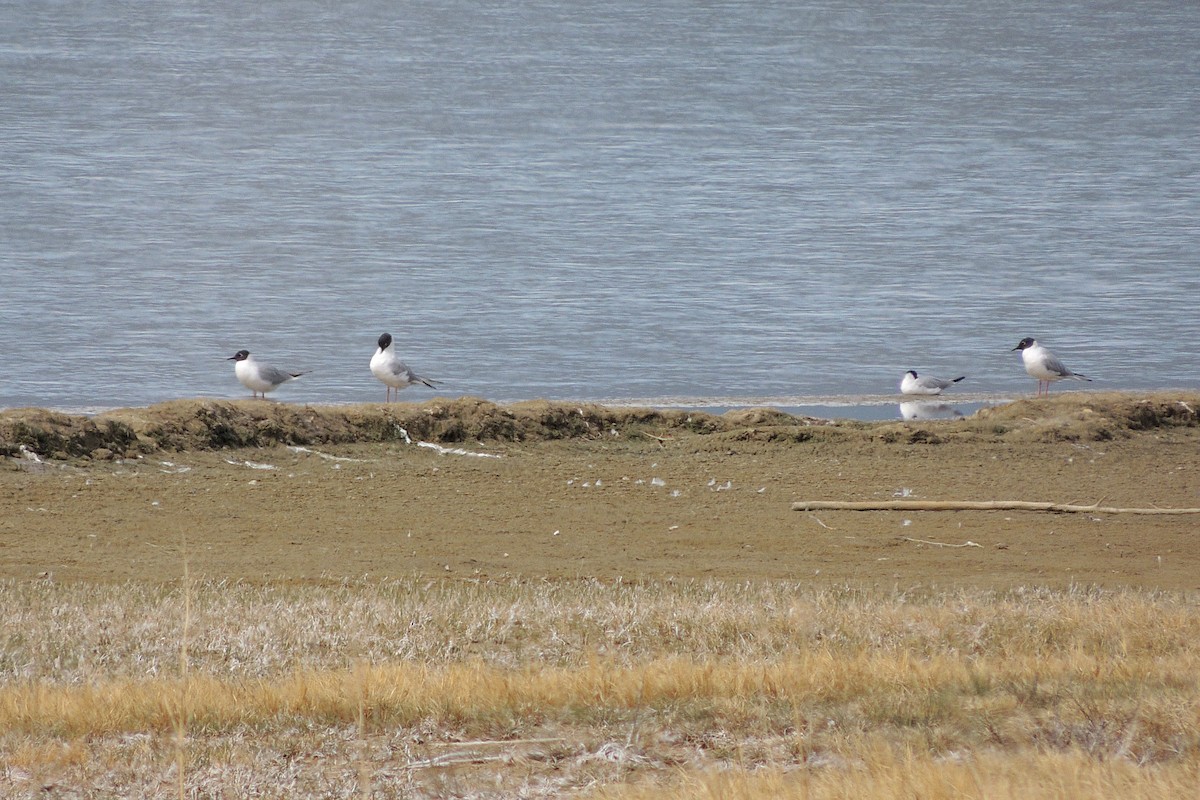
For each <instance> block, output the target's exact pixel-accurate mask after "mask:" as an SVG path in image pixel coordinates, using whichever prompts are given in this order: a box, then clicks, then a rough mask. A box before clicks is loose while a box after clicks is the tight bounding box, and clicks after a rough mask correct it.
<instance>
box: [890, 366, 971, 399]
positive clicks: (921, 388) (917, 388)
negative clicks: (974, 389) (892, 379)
mask: <svg viewBox="0 0 1200 800" xmlns="http://www.w3.org/2000/svg"><path fill="white" fill-rule="evenodd" d="M965 377H967V376H966V375H959V376H958V377H957V378H950V379H949V380H947V379H945V378H935V377H933V376H932V375H925V376H924V377H922V376H920V375H917V371H916V370H915V369H910V370H909V371H908V372H906V373H904V380H902V381H900V393H901V394H941V393H942V389H945V388H946V387H947V386H949V385H951V384H953V383H958V382H959V381H961V380H962V379H963V378H965Z"/></svg>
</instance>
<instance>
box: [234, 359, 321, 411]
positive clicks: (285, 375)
mask: <svg viewBox="0 0 1200 800" xmlns="http://www.w3.org/2000/svg"><path fill="white" fill-rule="evenodd" d="M225 360H226V361H233V362H235V363H234V365H233V374H234V375H236V376H237V379H238V380H239V381H241V383H242V386H245V387H246V388H247V389H249V390H250V392H251V395H252V396H254V397H258V396H259V395H260V394H261V395H262V397H263V399H264V400H265V399H266V398H267V392H273V391H275V390H276V389H278V388H279V387H280V386H282V385H283V384H285V383H287V382H288V381H293V380H295V379H296V378H299V377H300V376H301V375H307V374H308V373H307V372H286V371H284V370H282V369H276V368H275V367H272V366H270V365H269V364H264V363H262V362H261V361H258V360H256V359H255V358H254V356H252V355H250V351H249V350H238V351H237V352H236V353H234V354H233V355H231V356H230V357H229V358H227V359H225Z"/></svg>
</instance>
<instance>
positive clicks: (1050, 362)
mask: <svg viewBox="0 0 1200 800" xmlns="http://www.w3.org/2000/svg"><path fill="white" fill-rule="evenodd" d="M1042 366H1044V367H1045V368H1046V369H1047V370H1048V371H1050V372H1053V373H1054V374H1055V375H1058V376H1060V377H1063V378H1067V377H1070V376H1071V375H1074V374H1075V373H1074V372H1071V370H1069V369H1067V368H1066V367H1065V366H1063V363H1062V362H1061V361H1059V360H1058V356H1056V355H1054V353H1051V352H1049V351H1047V352H1046V353H1045V355H1044V357H1043V359H1042Z"/></svg>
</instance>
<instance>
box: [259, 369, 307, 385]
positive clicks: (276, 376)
mask: <svg viewBox="0 0 1200 800" xmlns="http://www.w3.org/2000/svg"><path fill="white" fill-rule="evenodd" d="M300 374H303V373H300ZM258 376H259V377H260V378H262V379H263V380H264V381H267V382H268V383H275V384H279V383H287V382H288V381H290V380H291V379H292V378H298V377H299V376H300V375H299V374H297V373H294V372H284V371H283V370H281V369H278V368H276V367H267V366H262V367H259V368H258Z"/></svg>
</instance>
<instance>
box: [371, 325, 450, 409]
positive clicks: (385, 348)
mask: <svg viewBox="0 0 1200 800" xmlns="http://www.w3.org/2000/svg"><path fill="white" fill-rule="evenodd" d="M371 374H372V375H374V376H375V377H376V378H379V380H381V381H383V382H384V384H386V385H387V395H386V399H385V400H384V402H385V403H386V402H390V401H391V399H392V390H393V389H395V390H396V392H397V394H398V393H399V392H400V390H401V389H406V388H408V387H409V386H412V385H413V384H414V383H423V384H425V385H426V386H428V387H429V388H430V389H436V388H437V385H436V384H435V383H434V382H433V381H431V380H429V379H427V378H422V377H421V376H420V375H418V374H417V373H415V372H413V371H412V370H411V369H409V368H408V366H407V365H405V363H404V362H403V361H401V360H400V359H399V358H398V357H397V356H396V349H395V347H394V346H393V344H392V335H391V334H390V333H385V334H383V335H381V336H380V337H379V349H378V350H376V351H375V355H373V356H371Z"/></svg>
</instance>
